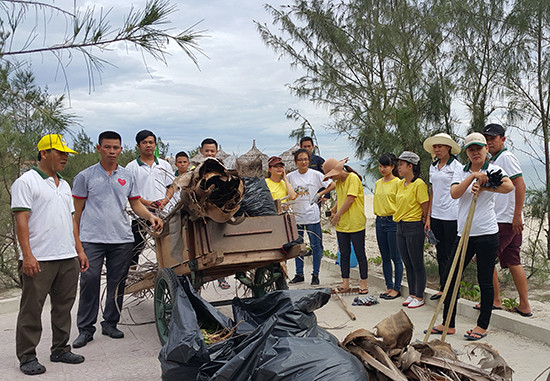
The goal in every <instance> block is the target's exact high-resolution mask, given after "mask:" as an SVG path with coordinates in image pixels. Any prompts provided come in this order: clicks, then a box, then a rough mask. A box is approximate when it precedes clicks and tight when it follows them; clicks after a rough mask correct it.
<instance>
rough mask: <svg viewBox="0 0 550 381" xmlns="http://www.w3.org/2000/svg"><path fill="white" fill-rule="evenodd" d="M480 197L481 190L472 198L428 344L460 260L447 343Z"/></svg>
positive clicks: (425, 337) (448, 320)
mask: <svg viewBox="0 0 550 381" xmlns="http://www.w3.org/2000/svg"><path fill="white" fill-rule="evenodd" d="M478 196H479V190H478V191H477V192H476V193H475V194H474V197H473V198H472V202H471V203H470V209H469V210H468V215H467V216H466V221H465V223H464V228H463V229H462V235H461V236H460V241H459V242H458V247H457V249H456V252H455V256H454V258H453V263H452V265H451V269H450V271H449V274H448V276H447V281H446V282H445V287H444V288H443V294H442V295H441V298H440V299H439V303H438V304H437V307H436V309H435V312H434V314H433V316H432V320H431V321H430V325H429V327H428V329H426V335H425V336H424V342H425V343H427V342H428V339H429V338H430V335H431V333H432V328H433V327H434V325H435V321H436V319H437V316H438V315H439V312H441V309H442V308H443V303H444V301H445V298H446V297H447V293H448V292H449V288H450V287H451V282H452V279H453V276H452V275H453V274H454V271H455V268H456V265H457V263H458V260H459V258H460V266H459V269H458V274H457V277H456V281H455V284H454V287H453V290H454V292H453V297H452V300H451V305H450V309H449V313H448V314H447V320H446V321H445V325H444V329H443V334H442V336H441V341H445V338H446V337H447V331H448V330H449V323H450V317H451V315H452V313H453V310H454V302H455V301H456V297H457V290H458V288H459V286H460V279H461V278H462V270H463V268H464V261H465V258H466V250H467V248H468V241H469V239H470V229H471V227H472V221H473V219H474V212H475V208H476V203H477V198H478Z"/></svg>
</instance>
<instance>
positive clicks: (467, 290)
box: [459, 281, 481, 302]
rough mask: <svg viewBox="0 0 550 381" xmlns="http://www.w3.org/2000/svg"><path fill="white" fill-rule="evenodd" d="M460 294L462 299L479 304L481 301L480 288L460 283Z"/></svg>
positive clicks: (475, 285)
mask: <svg viewBox="0 0 550 381" xmlns="http://www.w3.org/2000/svg"><path fill="white" fill-rule="evenodd" d="M459 294H460V297H461V298H464V299H468V300H472V301H474V302H478V301H479V300H480V299H481V289H480V288H479V286H478V285H477V284H472V283H468V282H465V281H462V282H460V291H459Z"/></svg>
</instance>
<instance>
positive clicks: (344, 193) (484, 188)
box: [266, 124, 532, 340]
mask: <svg viewBox="0 0 550 381" xmlns="http://www.w3.org/2000/svg"><path fill="white" fill-rule="evenodd" d="M505 141H506V137H505V130H504V128H503V127H502V126H501V125H499V124H489V125H487V126H486V127H485V128H484V130H483V133H472V134H470V135H468V136H467V137H466V138H465V142H464V147H463V149H464V150H465V152H466V156H467V160H468V163H467V164H465V165H463V164H461V163H460V162H459V159H458V157H457V155H458V154H459V153H460V152H461V148H460V146H459V145H458V144H457V143H456V142H455V141H454V140H453V139H452V138H451V137H450V136H449V135H448V134H445V133H440V134H436V135H434V136H432V137H430V138H428V139H426V140H425V141H424V144H423V146H424V149H425V150H426V151H427V152H428V153H430V154H431V156H432V158H433V162H432V163H431V165H430V172H429V186H428V184H426V183H425V182H424V181H423V180H422V179H421V178H420V157H419V156H418V155H417V154H416V153H414V152H410V151H405V152H403V153H402V154H401V155H399V157H396V156H395V155H393V154H391V153H387V154H383V155H381V156H380V158H379V160H378V162H379V170H380V174H381V175H382V178H380V179H379V180H378V181H377V182H376V184H375V188H374V198H373V210H374V214H375V215H376V238H377V242H378V247H379V250H380V254H381V257H382V267H383V273H384V279H385V283H386V291H385V292H383V293H382V294H380V298H381V299H386V300H392V299H396V298H398V297H400V296H401V281H402V278H403V271H404V268H405V271H406V275H407V283H408V291H409V293H408V295H407V297H406V298H405V300H404V301H403V302H402V305H403V306H404V307H407V308H409V309H414V308H419V307H422V306H423V305H424V304H425V301H424V292H425V288H426V268H425V264H424V242H425V239H426V237H428V238H429V241H430V242H431V243H434V244H435V246H436V258H437V263H438V270H439V280H440V288H439V291H438V292H437V293H436V294H434V295H432V296H431V299H432V300H437V299H439V298H441V296H442V293H443V289H444V286H445V284H446V282H447V279H448V278H449V277H451V278H452V282H451V284H454V283H455V282H456V277H457V272H458V268H457V267H455V269H454V270H453V273H452V274H451V269H452V262H453V261H452V259H453V258H454V255H455V252H456V251H457V248H458V246H459V243H460V238H461V236H462V234H463V229H464V226H465V224H466V218H467V215H468V210H469V208H470V205H471V203H472V200H473V197H474V195H475V194H477V197H478V201H477V206H476V208H475V213H474V216H473V221H472V223H471V227H470V232H469V241H468V245H467V248H466V251H465V253H466V254H465V266H466V265H467V264H468V263H469V262H470V261H471V260H472V258H473V257H474V256H475V257H476V261H475V262H476V265H477V270H478V271H477V277H478V283H479V286H480V290H481V301H480V303H478V304H477V305H476V306H475V307H474V308H476V309H478V310H480V314H479V318H478V320H477V325H476V327H474V328H473V329H471V330H468V331H467V332H466V334H465V337H466V338H467V339H468V340H479V339H481V338H483V337H485V336H486V335H487V328H488V326H489V321H490V318H491V312H492V310H495V309H502V302H501V299H500V292H499V283H498V274H497V270H496V267H495V262H496V261H497V260H498V262H500V266H501V268H508V269H510V272H511V274H512V277H513V280H514V284H515V286H516V289H517V291H518V294H519V305H518V306H516V307H515V308H514V311H515V312H517V313H518V314H520V315H521V316H524V317H529V316H532V312H531V307H530V305H529V301H528V295H527V294H528V293H527V280H526V276H525V271H524V270H523V266H522V265H521V259H520V246H521V241H522V230H523V217H522V208H523V202H524V198H525V183H524V181H523V178H522V172H521V167H520V165H519V161H518V160H517V158H516V157H515V156H514V155H513V154H512V153H511V152H510V151H508V150H507V149H506V148H505V147H504V143H505ZM304 143H305V144H304ZM313 147H314V145H313V141H312V139H311V138H309V137H305V138H304V139H302V141H300V149H299V150H297V151H296V152H295V153H294V161H295V163H296V166H297V168H298V169H297V170H296V171H293V172H291V173H289V174H286V172H285V169H284V163H283V162H282V160H281V158H279V157H276V156H274V157H271V158H270V159H269V174H268V178H267V179H266V182H267V185H268V187H269V189H270V191H271V193H272V196H273V198H274V199H281V200H283V202H291V203H292V211H293V213H294V215H295V217H296V222H297V224H298V231H299V233H300V235H301V236H303V235H304V233H305V232H307V233H308V236H309V243H310V246H311V250H312V254H313V271H312V278H311V284H312V285H317V284H319V267H320V262H321V257H322V251H323V247H322V231H321V225H320V208H319V205H318V204H320V203H321V202H322V201H321V200H323V199H322V197H323V196H324V195H326V194H327V193H328V192H330V191H331V190H333V189H336V199H337V202H336V203H335V205H334V206H333V207H332V208H330V213H329V214H330V220H331V223H332V224H333V225H334V226H335V230H336V234H337V241H338V247H339V250H340V264H341V276H342V284H341V285H340V286H339V287H338V291H340V292H346V291H349V290H350V282H349V273H350V254H351V252H352V249H354V251H355V255H356V257H357V262H358V264H359V273H360V287H359V293H360V294H366V293H368V288H367V277H368V263H367V260H366V255H365V223H366V218H365V212H364V195H363V186H362V184H361V176H359V175H358V174H357V173H356V172H355V171H354V170H353V169H352V168H350V167H349V166H347V165H346V161H347V159H344V160H340V161H338V160H335V159H328V160H327V161H322V159H321V158H319V156H316V155H313V152H312V151H313ZM308 148H309V149H308ZM330 180H332V181H330ZM403 264H404V268H403ZM304 280H305V278H304V264H303V258H302V257H298V258H296V275H295V276H294V278H293V279H292V280H291V281H290V283H300V282H304ZM451 300H452V291H451V292H448V293H447V295H446V297H445V300H444V312H443V321H444V322H445V321H446V320H447V317H448V315H449V313H450V311H451V310H452V312H451V316H450V317H449V319H448V320H449V322H450V323H449V328H448V331H447V333H448V334H454V333H455V315H456V308H454V307H456V306H453V308H450V307H451V305H450V304H451ZM455 303H456V301H455ZM443 330H444V324H440V325H437V326H435V327H433V330H432V333H433V334H442V333H443Z"/></svg>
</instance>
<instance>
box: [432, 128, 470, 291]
mask: <svg viewBox="0 0 550 381" xmlns="http://www.w3.org/2000/svg"><path fill="white" fill-rule="evenodd" d="M424 149H425V150H426V151H427V152H429V153H430V154H431V155H432V158H433V159H434V161H433V162H432V165H430V178H429V182H430V201H429V207H428V215H427V217H426V222H425V224H424V229H425V230H426V231H429V230H432V231H433V233H434V235H435V238H436V239H437V240H438V241H439V242H438V243H437V244H436V245H435V248H436V256H437V265H438V269H439V291H438V292H437V293H436V294H434V295H432V297H431V298H430V299H432V300H436V299H439V298H440V297H441V294H442V291H443V287H445V280H446V275H445V273H446V268H447V263H448V262H449V261H450V260H451V259H452V256H453V253H452V252H451V251H452V246H453V242H454V238H455V237H456V219H457V214H458V200H454V199H453V198H452V197H451V183H452V180H453V175H454V173H455V171H457V170H459V169H461V167H462V164H460V163H459V161H458V159H457V158H456V156H455V155H457V154H458V153H460V147H459V146H458V144H457V143H456V142H455V141H454V140H453V139H452V138H451V137H450V136H449V135H447V134H445V133H439V134H436V135H434V136H432V137H429V138H428V139H426V140H425V141H424Z"/></svg>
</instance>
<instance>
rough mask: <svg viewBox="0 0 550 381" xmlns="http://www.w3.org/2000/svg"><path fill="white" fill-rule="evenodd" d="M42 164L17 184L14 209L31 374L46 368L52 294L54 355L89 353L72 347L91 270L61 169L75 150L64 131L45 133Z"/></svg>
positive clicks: (68, 357)
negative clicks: (39, 354)
mask: <svg viewBox="0 0 550 381" xmlns="http://www.w3.org/2000/svg"><path fill="white" fill-rule="evenodd" d="M38 151H39V153H38V166H37V167H33V168H32V169H31V170H29V171H27V172H25V173H24V174H23V175H21V177H19V178H18V179H17V180H15V182H14V183H13V185H12V188H11V190H12V199H11V210H12V211H13V213H14V215H15V231H16V234H17V242H18V243H19V248H20V256H19V273H20V276H21V286H22V294H21V302H20V307H19V314H18V315H17V328H16V331H15V350H16V353H17V358H18V359H19V363H20V365H19V368H20V369H21V371H22V372H23V373H24V374H26V375H35V374H41V373H44V372H45V371H46V368H45V367H44V366H43V365H42V364H40V363H39V362H38V359H37V358H36V346H37V345H38V343H39V342H40V336H41V334H42V321H41V317H42V308H43V306H44V302H45V300H46V296H48V295H49V296H50V304H51V326H52V346H51V355H50V361H52V362H63V363H67V364H78V363H81V362H83V361H84V356H81V355H77V354H74V353H72V352H71V346H70V345H69V344H68V342H69V339H70V335H71V309H72V307H73V304H74V301H75V298H76V289H77V283H78V274H79V272H83V271H86V270H88V258H87V257H86V254H85V253H84V249H83V248H82V244H81V242H80V239H79V238H78V234H77V231H78V229H77V228H76V225H75V221H74V219H73V213H74V205H73V202H72V195H71V188H70V187H69V184H68V183H67V182H66V181H65V180H63V179H62V178H61V176H60V175H59V174H58V172H60V171H62V170H63V169H64V168H65V164H67V159H68V157H69V153H73V154H75V153H76V152H75V151H73V150H72V149H70V148H69V147H67V144H66V143H65V139H63V136H61V135H57V134H52V135H46V136H44V137H43V138H42V139H41V140H40V142H39V143H38Z"/></svg>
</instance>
